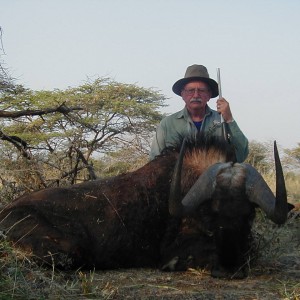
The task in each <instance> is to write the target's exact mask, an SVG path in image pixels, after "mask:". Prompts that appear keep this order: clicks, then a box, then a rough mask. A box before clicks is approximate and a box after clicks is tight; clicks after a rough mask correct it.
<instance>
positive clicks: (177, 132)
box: [150, 65, 249, 162]
mask: <svg viewBox="0 0 300 300" xmlns="http://www.w3.org/2000/svg"><path fill="white" fill-rule="evenodd" d="M172 90H173V92H174V93H175V94H177V95H179V96H181V97H182V99H183V101H184V102H185V107H184V109H183V110H181V111H179V112H177V113H174V114H172V115H170V116H167V117H165V118H164V119H163V120H162V121H161V122H160V124H159V126H158V127H157V131H156V135H155V137H154V139H153V141H152V146H151V151H150V159H154V158H155V156H156V155H159V154H160V153H161V152H162V150H163V149H165V148H166V147H176V146H178V145H180V144H181V143H182V141H183V138H184V137H185V136H188V135H189V136H196V134H197V132H198V131H201V132H204V133H208V132H209V133H211V134H213V135H215V136H222V134H223V130H222V123H221V115H222V117H223V120H224V122H225V123H226V126H227V130H228V135H229V137H230V143H232V144H233V146H234V148H235V152H236V159H237V162H243V161H244V160H245V159H246V158H247V156H248V153H249V150H248V140H247V138H246V137H245V135H244V134H243V132H242V131H241V130H240V128H239V127H238V125H237V123H236V121H235V120H234V119H233V116H232V113H231V110H230V106H229V103H228V102H227V100H226V99H224V98H219V99H218V100H217V111H215V110H212V109H211V108H210V107H209V106H208V105H207V103H208V101H209V100H210V98H214V97H217V96H218V95H219V90H218V84H217V82H216V81H215V80H213V79H211V78H209V74H208V72H207V69H206V67H204V66H202V65H192V66H189V67H188V68H187V70H186V73H185V76H184V78H182V79H180V80H178V81H176V82H175V84H174V85H173V88H172Z"/></svg>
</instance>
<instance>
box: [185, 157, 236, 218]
mask: <svg viewBox="0 0 300 300" xmlns="http://www.w3.org/2000/svg"><path fill="white" fill-rule="evenodd" d="M232 165H233V162H227V163H216V164H214V165H212V166H210V167H209V168H208V169H207V170H206V171H205V172H204V173H203V174H202V175H201V176H200V177H199V178H198V179H197V181H196V182H195V184H194V185H193V186H192V187H191V189H190V190H189V191H188V193H187V194H186V195H185V197H184V198H183V200H182V206H183V208H182V210H183V212H184V213H185V214H191V213H193V211H194V210H195V208H197V207H198V206H199V205H200V204H201V203H203V202H205V201H206V200H208V199H211V197H212V194H213V192H214V190H215V185H216V177H217V174H218V173H220V172H221V171H222V170H223V169H228V168H232Z"/></svg>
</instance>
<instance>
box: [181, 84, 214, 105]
mask: <svg viewBox="0 0 300 300" xmlns="http://www.w3.org/2000/svg"><path fill="white" fill-rule="evenodd" d="M181 97H182V99H183V100H184V102H185V103H186V106H187V109H188V110H195V109H204V108H205V106H206V104H207V102H208V101H209V99H210V98H211V91H210V89H209V86H208V85H207V84H206V83H205V82H202V81H192V82H189V83H187V84H186V85H185V86H184V88H183V90H182V91H181Z"/></svg>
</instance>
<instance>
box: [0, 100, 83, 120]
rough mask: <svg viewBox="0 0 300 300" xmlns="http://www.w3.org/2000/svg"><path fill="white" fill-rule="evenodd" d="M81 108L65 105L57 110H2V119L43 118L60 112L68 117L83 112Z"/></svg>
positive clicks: (0, 112) (0, 113)
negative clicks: (70, 114)
mask: <svg viewBox="0 0 300 300" xmlns="http://www.w3.org/2000/svg"><path fill="white" fill-rule="evenodd" d="M82 109H83V108H81V107H76V106H75V107H67V106H66V105H65V104H64V103H63V104H62V105H60V106H58V107H56V108H45V109H43V110H30V109H28V110H21V111H5V110H0V118H13V119H15V118H19V117H23V116H42V115H45V114H50V113H53V112H60V113H62V114H64V115H67V114H68V113H69V112H71V111H74V110H82Z"/></svg>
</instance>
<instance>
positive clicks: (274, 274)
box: [81, 214, 300, 300]
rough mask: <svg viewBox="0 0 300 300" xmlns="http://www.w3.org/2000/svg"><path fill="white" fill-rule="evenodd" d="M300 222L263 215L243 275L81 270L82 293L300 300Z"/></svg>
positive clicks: (296, 218) (120, 296) (115, 296)
mask: <svg viewBox="0 0 300 300" xmlns="http://www.w3.org/2000/svg"><path fill="white" fill-rule="evenodd" d="M261 224H263V226H262V225H261ZM299 224H300V218H299V214H298V215H297V216H296V215H295V216H292V217H290V219H289V221H288V222H287V224H286V225H284V226H282V227H276V226H275V225H273V224H272V223H269V222H268V221H267V220H264V222H258V223H257V224H255V231H256V233H257V239H258V243H259V249H258V253H260V256H259V257H256V260H255V263H254V265H253V266H252V267H249V268H250V269H249V276H248V277H247V278H245V279H243V280H223V279H215V278H212V277H211V276H210V274H209V272H208V271H207V270H195V269H189V270H188V271H186V272H175V273H169V272H161V271H159V270H155V269H129V270H117V271H102V272H99V271H97V272H94V273H89V274H88V273H82V276H83V277H82V278H81V280H82V281H81V284H83V289H82V290H84V286H85V297H91V298H92V297H93V296H94V297H96V298H97V297H100V298H101V299H206V300H207V299H208V300H209V299H232V300H233V299H245V300H248V299H249V300H250V299H251V300H253V299H259V300H263V299H266V300H271V299H272V300H274V299H293V300H299V299H300V226H299ZM84 276H85V277H84Z"/></svg>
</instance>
